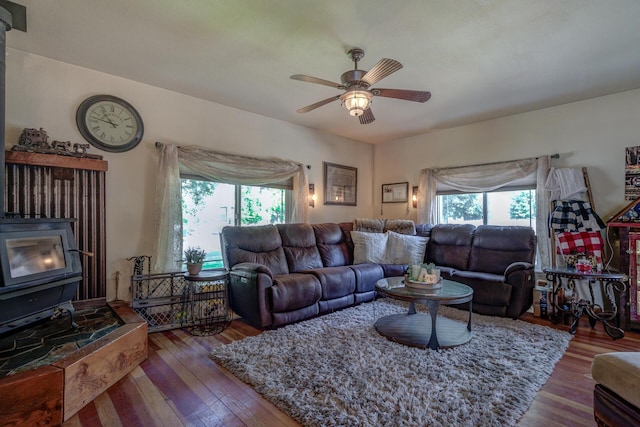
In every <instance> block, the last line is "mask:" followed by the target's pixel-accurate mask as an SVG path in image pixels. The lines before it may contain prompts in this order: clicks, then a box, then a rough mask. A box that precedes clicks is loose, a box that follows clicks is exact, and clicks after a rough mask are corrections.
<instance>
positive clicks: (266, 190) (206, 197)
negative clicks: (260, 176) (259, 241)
mask: <svg viewBox="0 0 640 427" xmlns="http://www.w3.org/2000/svg"><path fill="white" fill-rule="evenodd" d="M180 181H181V185H182V228H183V236H182V238H183V246H184V247H185V248H187V247H189V246H199V247H201V248H202V249H204V250H205V251H206V252H207V256H206V258H205V260H206V261H207V262H205V264H204V265H203V268H205V269H206V268H221V267H222V266H223V265H222V253H221V248H220V231H221V230H222V227H224V226H226V225H266V224H281V223H284V222H285V218H287V215H286V214H287V209H288V207H289V206H291V205H292V203H291V200H292V194H291V193H292V191H291V190H290V189H289V188H286V187H287V186H273V187H260V186H248V185H232V184H223V183H220V182H211V181H203V180H198V179H188V178H184V179H181V180H180Z"/></svg>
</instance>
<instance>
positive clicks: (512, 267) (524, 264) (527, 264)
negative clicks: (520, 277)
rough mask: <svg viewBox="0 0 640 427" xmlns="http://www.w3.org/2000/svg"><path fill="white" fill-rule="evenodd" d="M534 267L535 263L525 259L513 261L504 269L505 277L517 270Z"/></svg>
mask: <svg viewBox="0 0 640 427" xmlns="http://www.w3.org/2000/svg"><path fill="white" fill-rule="evenodd" d="M532 268H533V264H531V263H530V262H524V261H518V262H513V263H511V264H509V265H508V266H507V268H506V269H505V270H504V277H505V278H506V277H509V275H510V274H512V273H514V272H516V271H521V270H530V269H532Z"/></svg>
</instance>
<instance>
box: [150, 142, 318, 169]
mask: <svg viewBox="0 0 640 427" xmlns="http://www.w3.org/2000/svg"><path fill="white" fill-rule="evenodd" d="M163 145H164V144H163V143H162V142H160V141H156V148H162V146H163ZM176 147H178V148H180V146H179V145H177V146H176ZM305 166H306V167H307V169H311V165H305Z"/></svg>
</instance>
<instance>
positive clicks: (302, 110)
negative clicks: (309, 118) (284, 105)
mask: <svg viewBox="0 0 640 427" xmlns="http://www.w3.org/2000/svg"><path fill="white" fill-rule="evenodd" d="M336 99H340V95H336V96H332V97H331V98H327V99H323V100H322V101H318V102H316V103H315V104H311V105H307V106H306V107H303V108H300V109H299V110H298V113H308V112H309V111H311V110H315V109H316V108H318V107H322V106H323V105H326V104H328V103H330V102H333V101H335V100H336Z"/></svg>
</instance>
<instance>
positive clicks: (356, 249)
mask: <svg viewBox="0 0 640 427" xmlns="http://www.w3.org/2000/svg"><path fill="white" fill-rule="evenodd" d="M387 239H388V236H387V234H384V233H367V232H364V231H352V232H351V240H352V241H353V263H354V264H366V263H375V264H388V262H387Z"/></svg>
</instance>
